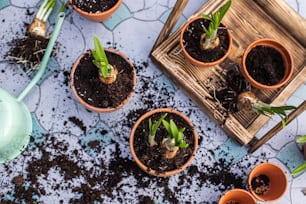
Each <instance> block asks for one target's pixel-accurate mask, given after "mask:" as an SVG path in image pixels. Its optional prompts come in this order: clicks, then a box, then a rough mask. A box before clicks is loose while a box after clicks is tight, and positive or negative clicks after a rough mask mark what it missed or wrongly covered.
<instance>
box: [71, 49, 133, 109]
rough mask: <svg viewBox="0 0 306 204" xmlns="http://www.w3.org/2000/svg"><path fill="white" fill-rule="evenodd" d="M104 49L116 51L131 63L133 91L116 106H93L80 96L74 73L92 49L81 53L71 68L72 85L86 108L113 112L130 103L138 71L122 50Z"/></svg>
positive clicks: (76, 95)
mask: <svg viewBox="0 0 306 204" xmlns="http://www.w3.org/2000/svg"><path fill="white" fill-rule="evenodd" d="M104 50H105V52H111V53H114V54H116V55H119V56H120V57H121V58H122V59H124V60H125V61H126V62H127V63H128V64H129V65H130V67H131V68H132V69H133V88H132V91H131V92H130V93H129V94H128V96H127V98H126V99H124V100H123V101H122V102H121V103H120V104H119V105H117V106H116V107H107V108H101V107H95V106H92V105H90V104H88V103H87V102H86V101H85V100H83V99H82V98H81V97H80V96H79V94H78V92H77V91H76V88H75V84H74V73H75V71H76V68H77V66H78V64H79V63H80V60H81V59H82V58H83V57H84V56H85V54H86V53H90V51H88V52H86V53H83V54H82V55H80V56H79V57H78V58H77V60H76V61H75V62H74V64H73V66H72V68H71V72H70V86H71V89H72V92H73V94H74V96H75V97H76V98H77V100H78V101H79V103H81V104H82V105H83V106H85V108H86V109H88V110H91V111H94V112H113V111H116V110H118V109H120V108H122V107H123V106H124V105H125V104H127V103H128V101H129V100H130V98H131V97H132V95H133V92H134V90H135V86H136V71H135V68H134V65H133V64H132V62H131V61H130V60H129V59H128V57H127V56H125V55H124V54H123V53H122V52H120V51H118V50H115V49H112V48H104ZM97 69H98V68H97ZM97 77H99V76H97ZM101 83H102V82H101Z"/></svg>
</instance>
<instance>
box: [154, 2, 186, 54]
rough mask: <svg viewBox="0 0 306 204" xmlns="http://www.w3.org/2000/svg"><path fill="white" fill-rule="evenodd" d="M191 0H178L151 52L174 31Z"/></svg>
mask: <svg viewBox="0 0 306 204" xmlns="http://www.w3.org/2000/svg"><path fill="white" fill-rule="evenodd" d="M188 1H189V0H177V1H176V3H175V5H174V7H173V9H172V11H171V13H170V15H169V17H168V19H167V21H166V23H165V24H164V27H163V28H162V30H161V32H160V33H159V36H158V38H157V39H156V41H155V43H154V45H153V48H152V50H151V53H152V52H153V51H154V50H155V48H156V47H157V46H159V45H160V44H161V43H162V42H163V41H164V40H165V39H166V38H167V37H168V36H169V35H170V32H171V31H172V29H173V27H174V26H175V24H176V23H177V21H178V19H179V18H180V16H181V14H182V12H183V10H184V8H185V6H186V5H187V3H188Z"/></svg>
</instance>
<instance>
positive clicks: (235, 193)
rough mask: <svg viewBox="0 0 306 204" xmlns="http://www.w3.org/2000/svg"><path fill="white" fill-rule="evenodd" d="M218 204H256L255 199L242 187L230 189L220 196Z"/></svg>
mask: <svg viewBox="0 0 306 204" xmlns="http://www.w3.org/2000/svg"><path fill="white" fill-rule="evenodd" d="M219 204H256V200H255V198H254V197H253V196H252V194H251V193H249V192H248V191H246V190H244V189H232V190H229V191H227V192H226V193H225V194H224V195H223V196H222V197H221V198H220V200H219Z"/></svg>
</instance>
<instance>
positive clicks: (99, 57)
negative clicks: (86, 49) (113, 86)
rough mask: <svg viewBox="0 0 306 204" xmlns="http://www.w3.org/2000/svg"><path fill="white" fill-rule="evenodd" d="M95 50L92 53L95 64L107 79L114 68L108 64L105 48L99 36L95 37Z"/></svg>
mask: <svg viewBox="0 0 306 204" xmlns="http://www.w3.org/2000/svg"><path fill="white" fill-rule="evenodd" d="M94 46H95V49H94V50H93V51H92V56H93V58H94V59H93V63H94V65H95V66H96V67H98V68H99V70H100V72H101V74H102V76H103V77H107V76H108V74H110V73H111V72H112V68H111V66H110V65H109V63H108V59H107V56H106V54H105V51H104V48H103V46H102V44H101V42H100V40H99V38H98V37H97V36H94Z"/></svg>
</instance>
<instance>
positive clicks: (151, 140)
mask: <svg viewBox="0 0 306 204" xmlns="http://www.w3.org/2000/svg"><path fill="white" fill-rule="evenodd" d="M167 115H168V113H165V114H163V115H162V117H161V118H160V119H159V120H158V121H157V122H156V123H154V124H153V123H152V119H151V118H149V131H150V133H149V136H148V142H149V145H150V147H152V146H154V145H156V141H155V135H156V131H157V129H158V127H159V126H160V124H161V123H162V120H164V119H165V118H166V116H167Z"/></svg>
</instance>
